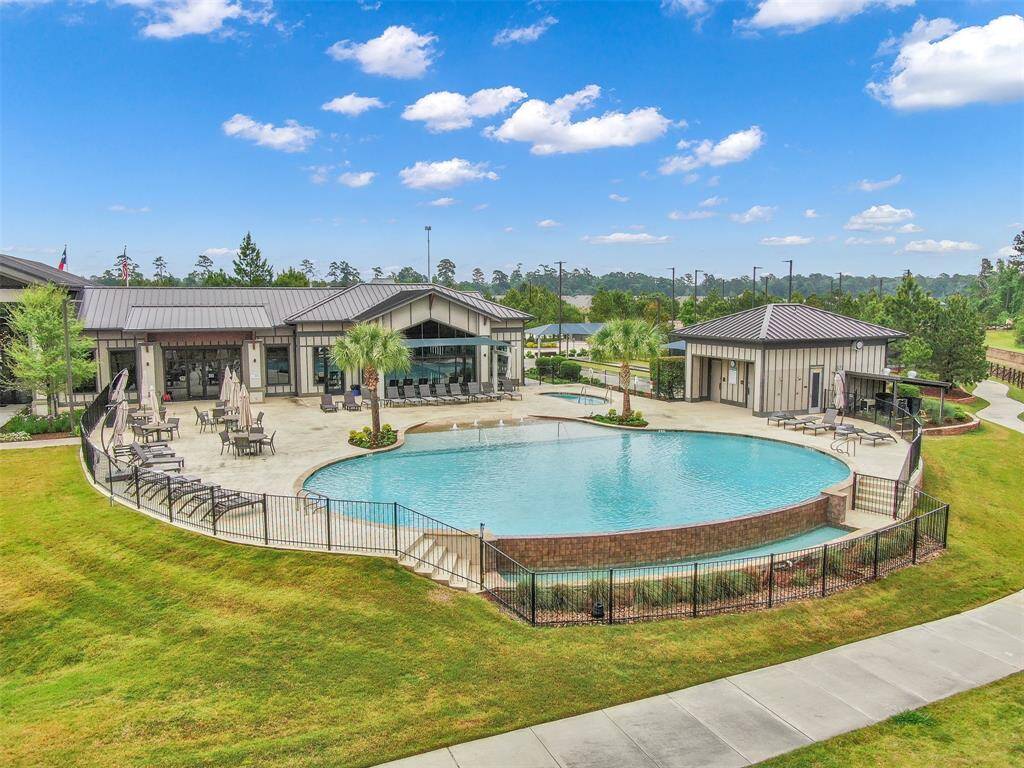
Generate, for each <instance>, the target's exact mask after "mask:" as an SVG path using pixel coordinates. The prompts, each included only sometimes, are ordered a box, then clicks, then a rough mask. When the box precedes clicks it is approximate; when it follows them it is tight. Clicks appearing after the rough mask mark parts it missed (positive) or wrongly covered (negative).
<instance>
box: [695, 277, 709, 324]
mask: <svg viewBox="0 0 1024 768" xmlns="http://www.w3.org/2000/svg"><path fill="white" fill-rule="evenodd" d="M698 274H701V275H706V274H707V272H705V271H704V270H703V269H695V270H693V313H694V315H696V314H697V275H698Z"/></svg>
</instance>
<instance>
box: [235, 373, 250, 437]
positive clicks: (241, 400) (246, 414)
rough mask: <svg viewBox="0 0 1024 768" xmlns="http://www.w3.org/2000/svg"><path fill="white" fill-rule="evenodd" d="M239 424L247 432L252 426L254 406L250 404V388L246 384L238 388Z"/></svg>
mask: <svg viewBox="0 0 1024 768" xmlns="http://www.w3.org/2000/svg"><path fill="white" fill-rule="evenodd" d="M238 426H239V428H241V429H243V430H245V431H246V432H248V431H249V427H251V426H252V406H251V405H250V404H249V390H248V389H246V388H245V384H242V385H241V386H240V387H239V388H238Z"/></svg>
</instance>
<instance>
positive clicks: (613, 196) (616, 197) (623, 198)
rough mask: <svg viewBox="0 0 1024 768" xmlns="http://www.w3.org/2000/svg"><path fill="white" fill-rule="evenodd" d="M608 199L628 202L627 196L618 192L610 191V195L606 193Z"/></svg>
mask: <svg viewBox="0 0 1024 768" xmlns="http://www.w3.org/2000/svg"><path fill="white" fill-rule="evenodd" d="M608 199H609V200H614V201H615V202H616V203H628V202H629V198H628V197H626V196H625V195H620V194H618V193H616V192H612V193H611V194H610V195H608Z"/></svg>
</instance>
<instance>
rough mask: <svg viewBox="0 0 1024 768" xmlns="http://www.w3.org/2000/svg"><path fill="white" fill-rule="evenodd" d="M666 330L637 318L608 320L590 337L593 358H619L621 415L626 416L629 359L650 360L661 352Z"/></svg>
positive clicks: (616, 359) (617, 359) (605, 359)
mask: <svg viewBox="0 0 1024 768" xmlns="http://www.w3.org/2000/svg"><path fill="white" fill-rule="evenodd" d="M664 343H665V331H664V330H663V329H662V328H661V327H660V326H658V325H651V324H649V323H647V322H645V321H643V320H640V319H637V318H623V319H618V320H609V321H608V322H607V323H605V324H604V327H603V328H601V330H599V331H598V332H597V333H595V334H594V335H593V336H591V337H590V356H591V358H592V359H593V360H595V361H596V362H603V361H608V362H612V361H618V362H619V386H620V387H622V417H623V418H629V415H630V414H631V413H632V412H633V409H632V408H631V407H630V405H629V375H630V370H629V361H630V360H650V359H651V358H654V357H657V356H658V355H659V354H661V347H662V345H663V344H664Z"/></svg>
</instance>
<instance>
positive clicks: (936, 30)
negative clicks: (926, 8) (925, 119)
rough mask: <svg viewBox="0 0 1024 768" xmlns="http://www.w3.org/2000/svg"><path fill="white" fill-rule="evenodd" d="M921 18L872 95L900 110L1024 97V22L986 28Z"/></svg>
mask: <svg viewBox="0 0 1024 768" xmlns="http://www.w3.org/2000/svg"><path fill="white" fill-rule="evenodd" d="M954 29H956V25H955V24H954V23H953V22H951V21H949V20H948V19H935V20H932V21H926V20H925V19H923V18H922V19H918V21H917V23H916V24H914V27H913V29H911V31H910V33H908V35H907V36H905V37H904V40H903V41H902V44H901V47H900V51H899V54H898V55H897V56H896V60H895V61H894V62H893V65H892V69H891V70H890V71H889V76H888V78H886V79H885V80H883V81H881V82H871V83H868V85H867V91H868V93H870V94H871V95H872V96H874V97H875V98H876V99H878V100H879V101H880V102H882V103H883V104H887V105H889V106H891V107H893V108H895V109H930V108H936V107H960V106H963V105H964V104H971V103H975V102H989V103H998V102H1006V101H1016V100H1018V99H1022V98H1024V66H1022V65H1021V50H1022V48H1024V17H1022V16H1011V15H1007V16H1000V17H999V18H996V19H993V20H992V21H990V22H989V23H988V24H986V25H985V26H983V27H980V26H979V27H964V28H963V29H961V30H959V31H955V32H954V31H953V30H954Z"/></svg>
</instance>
